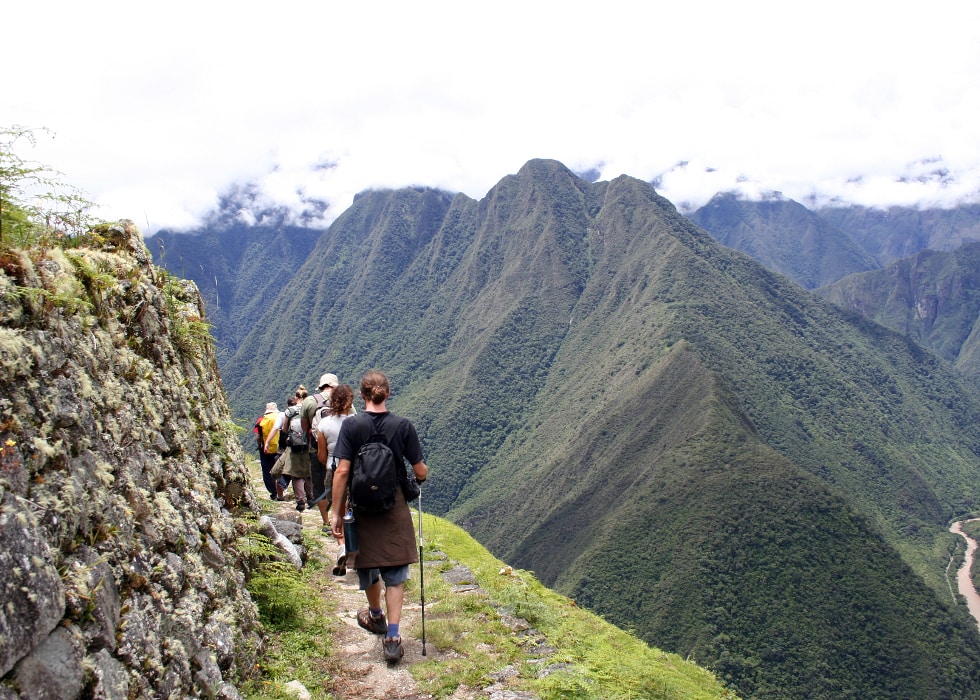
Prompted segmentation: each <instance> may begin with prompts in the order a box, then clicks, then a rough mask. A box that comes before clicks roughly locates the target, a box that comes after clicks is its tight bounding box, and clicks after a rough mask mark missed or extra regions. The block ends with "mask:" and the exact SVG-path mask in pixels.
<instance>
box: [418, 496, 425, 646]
mask: <svg viewBox="0 0 980 700" xmlns="http://www.w3.org/2000/svg"><path fill="white" fill-rule="evenodd" d="M418 509H419V588H420V589H421V596H422V656H425V562H423V561H422V489H421V488H420V489H419V502H418Z"/></svg>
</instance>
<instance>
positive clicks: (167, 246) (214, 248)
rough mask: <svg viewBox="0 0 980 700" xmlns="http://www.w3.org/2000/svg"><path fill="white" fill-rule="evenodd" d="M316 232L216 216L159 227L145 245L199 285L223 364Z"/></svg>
mask: <svg viewBox="0 0 980 700" xmlns="http://www.w3.org/2000/svg"><path fill="white" fill-rule="evenodd" d="M319 234H320V232H318V231H311V230H309V229H305V228H298V227H295V226H286V225H283V224H281V223H272V224H264V225H259V226H246V225H244V224H243V223H241V222H234V221H221V222H211V224H210V225H208V226H207V227H206V228H203V229H201V230H196V231H191V232H189V233H174V232H172V231H159V232H158V233H157V234H156V235H155V236H153V237H152V238H148V239H147V241H146V245H147V247H148V248H149V249H150V253H151V254H152V255H153V261H154V262H155V263H156V264H157V265H162V266H164V267H166V268H167V269H168V270H169V271H170V272H172V273H173V274H175V275H178V276H180V277H182V278H184V279H189V280H193V281H194V283H195V284H197V287H198V289H200V290H201V296H202V297H204V299H205V303H206V304H207V309H208V321H209V322H210V323H211V334H212V335H213V336H214V338H215V340H216V341H217V347H218V361H219V364H221V365H224V363H225V362H227V360H228V358H229V357H230V356H231V354H232V353H234V351H235V349H236V348H237V347H238V340H239V339H240V338H241V337H242V336H244V335H245V333H247V332H248V330H249V329H250V328H251V326H252V325H253V324H255V323H256V322H257V321H258V319H259V317H260V316H261V315H262V313H263V311H264V309H265V306H266V305H267V304H269V303H270V302H271V301H272V300H273V299H275V298H276V296H278V295H279V292H280V291H281V290H282V288H283V287H284V286H285V284H286V282H287V281H289V280H290V279H292V277H293V275H294V274H295V273H296V269H297V268H298V267H299V266H300V264H301V263H302V262H303V261H304V260H306V258H307V257H308V256H309V254H310V251H311V250H312V248H313V245H314V243H316V240H317V238H318V237H319Z"/></svg>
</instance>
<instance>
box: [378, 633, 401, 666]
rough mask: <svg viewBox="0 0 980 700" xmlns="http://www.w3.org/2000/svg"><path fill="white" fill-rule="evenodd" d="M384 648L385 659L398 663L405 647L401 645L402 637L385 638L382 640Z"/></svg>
mask: <svg viewBox="0 0 980 700" xmlns="http://www.w3.org/2000/svg"><path fill="white" fill-rule="evenodd" d="M382 644H383V646H384V650H385V661H387V662H389V663H398V662H399V661H400V660H401V658H402V657H403V656H405V648H404V647H403V646H402V638H401V637H394V638H387V639H385V640H384V641H383V642H382Z"/></svg>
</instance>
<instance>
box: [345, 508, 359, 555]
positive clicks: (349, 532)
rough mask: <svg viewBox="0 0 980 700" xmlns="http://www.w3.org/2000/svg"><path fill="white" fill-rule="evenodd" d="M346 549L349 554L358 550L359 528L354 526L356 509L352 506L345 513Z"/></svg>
mask: <svg viewBox="0 0 980 700" xmlns="http://www.w3.org/2000/svg"><path fill="white" fill-rule="evenodd" d="M344 549H345V550H346V551H347V553H348V554H353V553H354V552H356V551H357V528H356V527H354V511H353V510H351V509H350V508H348V509H347V512H346V513H345V514H344Z"/></svg>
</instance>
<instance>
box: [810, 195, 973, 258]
mask: <svg viewBox="0 0 980 700" xmlns="http://www.w3.org/2000/svg"><path fill="white" fill-rule="evenodd" d="M816 213H817V214H818V215H819V216H820V218H821V219H823V220H824V221H826V222H827V223H829V224H831V225H832V226H835V227H837V228H838V229H840V230H841V231H845V232H846V233H847V235H848V236H850V237H851V238H853V239H854V240H855V241H857V242H858V243H859V244H860V245H861V247H862V248H864V249H865V250H866V251H868V252H869V253H870V254H871V255H873V256H874V257H875V258H876V259H877V260H878V262H879V263H880V264H881V265H889V264H891V263H893V262H895V261H896V260H899V259H900V258H907V257H909V256H910V255H914V254H915V253H918V252H919V251H920V250H926V249H929V250H940V251H951V250H954V249H956V248H959V247H960V246H961V245H963V244H965V243H969V242H971V241H980V204H962V205H960V206H958V207H953V208H948V209H918V208H913V207H888V208H887V209H874V208H871V207H861V206H849V207H824V208H821V209H819V210H818V211H817V212H816Z"/></svg>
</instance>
